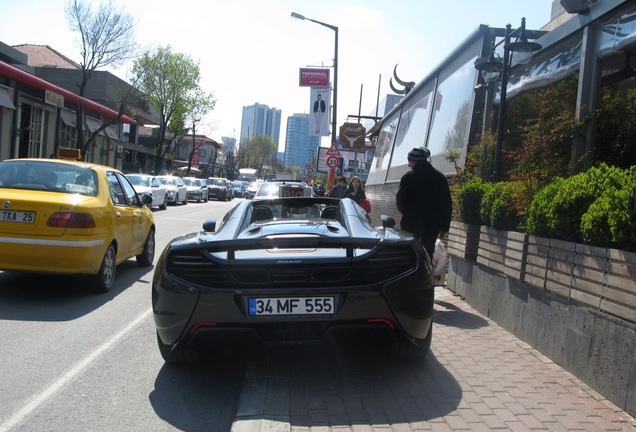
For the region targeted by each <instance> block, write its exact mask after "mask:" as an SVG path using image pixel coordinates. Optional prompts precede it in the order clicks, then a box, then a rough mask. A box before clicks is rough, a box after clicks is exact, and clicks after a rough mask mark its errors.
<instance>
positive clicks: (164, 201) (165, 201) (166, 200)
mask: <svg viewBox="0 0 636 432" xmlns="http://www.w3.org/2000/svg"><path fill="white" fill-rule="evenodd" d="M159 208H160V209H161V210H165V209H167V208H168V195H166V196H164V197H163V204H161V205H160V206H159Z"/></svg>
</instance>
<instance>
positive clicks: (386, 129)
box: [367, 111, 399, 185]
mask: <svg viewBox="0 0 636 432" xmlns="http://www.w3.org/2000/svg"><path fill="white" fill-rule="evenodd" d="M398 114H399V112H397V111H396V113H394V114H393V115H392V116H391V117H390V118H389V119H387V121H386V122H385V123H384V124H383V125H382V129H381V130H380V134H379V136H378V142H377V144H376V146H375V153H374V154H373V160H372V161H371V169H370V170H369V177H367V184H368V185H372V184H384V181H385V179H386V173H387V170H388V169H389V162H390V160H391V150H392V149H393V141H394V139H395V133H396V132H397V126H398V119H399V117H398Z"/></svg>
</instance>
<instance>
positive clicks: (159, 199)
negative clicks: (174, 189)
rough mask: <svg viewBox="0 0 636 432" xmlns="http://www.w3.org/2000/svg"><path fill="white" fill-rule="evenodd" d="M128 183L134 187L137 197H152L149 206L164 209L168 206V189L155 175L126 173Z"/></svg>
mask: <svg viewBox="0 0 636 432" xmlns="http://www.w3.org/2000/svg"><path fill="white" fill-rule="evenodd" d="M126 177H127V178H128V180H130V183H132V185H133V187H134V188H135V192H137V195H138V196H139V198H143V196H144V195H148V196H150V197H151V198H152V203H151V204H149V205H150V207H159V208H160V209H162V210H165V209H166V207H167V206H168V189H167V188H166V187H165V186H164V185H163V183H161V180H159V179H158V178H157V177H156V176H153V175H150V174H126Z"/></svg>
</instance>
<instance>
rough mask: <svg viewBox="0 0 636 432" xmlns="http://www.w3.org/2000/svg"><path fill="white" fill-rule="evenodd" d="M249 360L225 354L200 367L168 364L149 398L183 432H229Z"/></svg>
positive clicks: (170, 422)
mask: <svg viewBox="0 0 636 432" xmlns="http://www.w3.org/2000/svg"><path fill="white" fill-rule="evenodd" d="M246 362H247V360H246V359H244V358H242V357H239V356H237V355H232V354H228V353H222V354H219V355H217V356H215V357H211V358H210V359H209V360H208V361H206V362H205V363H202V364H199V365H168V364H164V366H163V367H162V368H161V370H160V371H159V374H158V375H157V378H156V380H155V388H154V390H153V391H152V392H151V393H150V395H149V396H148V398H149V401H150V404H151V405H152V407H153V409H154V411H155V412H156V413H157V415H158V416H159V417H160V418H161V419H163V420H164V421H165V422H167V423H168V424H170V425H172V426H173V427H174V428H175V429H177V430H181V431H193V432H194V431H208V432H227V431H229V430H230V429H231V425H232V421H233V419H234V414H235V411H236V404H237V401H238V398H239V394H240V391H241V385H242V383H243V379H244V378H245V368H246Z"/></svg>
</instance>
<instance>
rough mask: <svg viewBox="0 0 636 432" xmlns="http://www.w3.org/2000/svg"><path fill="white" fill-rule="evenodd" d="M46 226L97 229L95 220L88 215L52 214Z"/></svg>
mask: <svg viewBox="0 0 636 432" xmlns="http://www.w3.org/2000/svg"><path fill="white" fill-rule="evenodd" d="M46 224H47V225H48V226H50V227H56V228H95V219H93V216H92V215H90V214H88V213H69V212H59V213H54V214H52V215H51V217H50V218H49V220H48V221H47V222H46Z"/></svg>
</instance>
